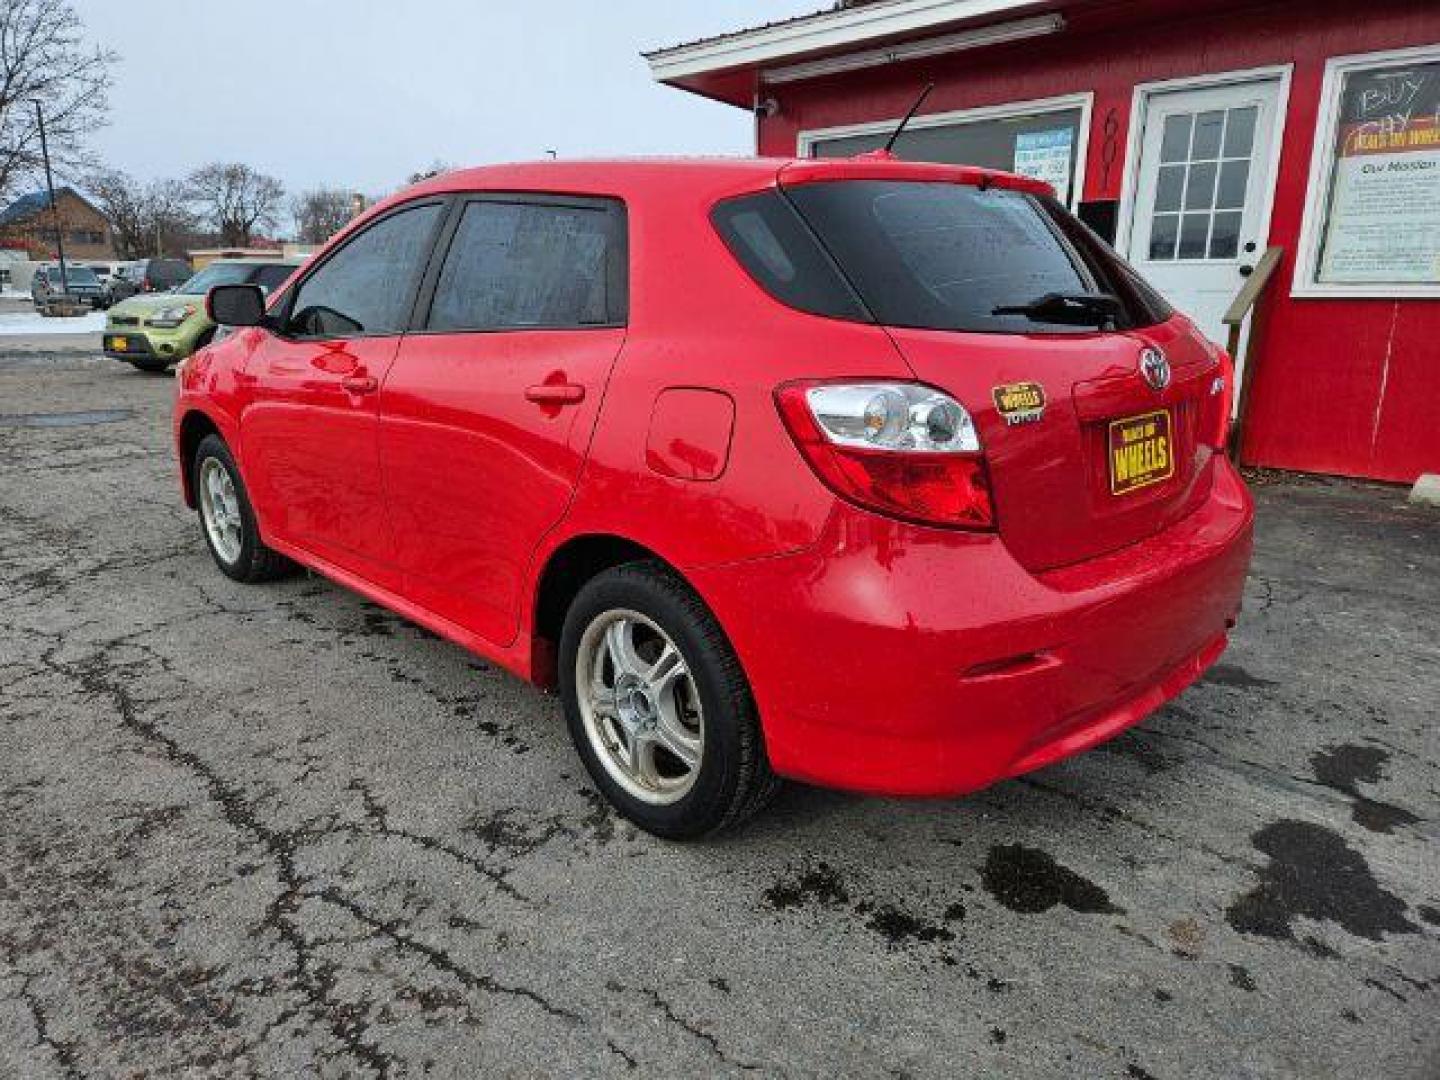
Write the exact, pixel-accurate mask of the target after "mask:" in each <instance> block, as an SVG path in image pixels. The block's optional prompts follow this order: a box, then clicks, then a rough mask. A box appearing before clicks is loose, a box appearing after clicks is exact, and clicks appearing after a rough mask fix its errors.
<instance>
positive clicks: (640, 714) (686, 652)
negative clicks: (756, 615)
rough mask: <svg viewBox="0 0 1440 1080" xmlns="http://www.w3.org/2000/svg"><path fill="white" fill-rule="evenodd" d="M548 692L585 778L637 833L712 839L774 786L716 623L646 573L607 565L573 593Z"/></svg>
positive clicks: (643, 568)
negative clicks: (554, 692) (558, 704)
mask: <svg viewBox="0 0 1440 1080" xmlns="http://www.w3.org/2000/svg"><path fill="white" fill-rule="evenodd" d="M560 692H561V697H562V700H563V703H564V707H565V717H566V721H567V723H568V724H569V727H570V736H571V738H572V739H573V740H574V743H575V748H576V750H577V751H578V752H579V754H580V758H581V760H582V761H584V763H585V768H586V769H587V770H588V771H589V773H590V776H591V778H592V779H593V780H594V782H595V784H596V786H597V787H599V788H600V790H601V792H602V793H603V794H604V795H605V797H606V798H607V799H608V800H609V801H610V803H611V804H612V805H613V806H614V807H615V808H616V809H617V810H619V811H620V813H622V814H624V815H625V817H627V818H629V819H630V820H631V821H633V822H634V823H635V824H636V825H638V826H640V827H641V828H642V829H644V830H646V831H647V832H651V833H654V834H655V835H657V836H662V837H666V838H669V839H684V838H689V837H695V836H701V835H704V834H707V833H714V832H718V831H720V830H723V829H726V828H729V827H730V826H733V825H737V824H739V823H740V822H741V821H743V820H745V819H746V818H748V817H749V816H750V815H751V814H753V813H755V812H756V811H757V810H759V809H760V808H761V807H762V806H764V804H765V803H766V802H767V801H768V800H769V799H770V797H771V796H772V795H773V794H774V793H775V791H776V790H777V789H778V787H779V781H778V780H777V778H776V777H775V774H774V773H773V772H771V770H770V763H769V760H768V759H767V758H766V756H765V744H764V739H763V737H762V735H761V731H760V719H759V715H758V712H757V710H756V708H755V702H754V698H753V697H752V696H751V693H750V686H749V683H747V682H746V680H745V675H744V672H743V671H741V669H740V662H739V660H738V659H737V658H736V656H735V652H734V650H733V649H732V648H731V647H730V643H729V641H728V640H727V639H726V637H725V634H724V632H723V631H722V630H721V628H720V624H719V623H718V622H716V620H715V616H714V615H712V614H711V613H710V610H709V609H708V608H707V607H706V606H705V604H704V603H703V602H702V601H701V600H700V598H699V597H698V596H696V595H695V593H694V592H693V591H692V590H691V589H690V588H689V586H687V585H686V584H685V583H684V582H683V581H681V580H680V579H679V578H678V577H676V576H675V575H674V574H673V573H671V572H669V571H668V570H666V569H665V568H663V567H661V566H660V565H658V564H655V563H648V562H641V563H629V564H626V565H624V566H618V567H615V568H613V569H610V570H606V571H604V572H602V573H600V574H598V575H596V576H595V577H594V578H592V579H591V580H590V581H589V582H587V583H586V584H585V586H584V587H583V588H582V589H581V590H580V592H579V594H578V595H577V596H576V597H575V600H574V602H573V603H572V604H571V605H570V610H569V611H568V612H567V614H566V616H565V627H564V631H563V633H562V635H561V639H560Z"/></svg>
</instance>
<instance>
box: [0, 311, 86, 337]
mask: <svg viewBox="0 0 1440 1080" xmlns="http://www.w3.org/2000/svg"><path fill="white" fill-rule="evenodd" d="M104 329H105V312H103V311H91V312H88V313H87V314H84V315H75V316H71V317H68V318H67V317H65V316H51V317H50V318H46V317H45V316H44V315H41V314H40V313H39V312H38V311H0V335H5V334H27V335H28V334H98V333H99V332H100V331H102V330H104Z"/></svg>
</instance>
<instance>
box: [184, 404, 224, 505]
mask: <svg viewBox="0 0 1440 1080" xmlns="http://www.w3.org/2000/svg"><path fill="white" fill-rule="evenodd" d="M219 434H220V429H219V428H217V427H216V426H215V421H213V420H211V419H210V418H209V417H208V416H206V415H205V414H204V413H203V412H200V411H199V410H192V411H191V412H188V413H186V414H185V419H183V420H181V421H180V479H181V482H182V483H183V484H184V485H185V505H186V506H189V507H194V505H195V492H194V491H193V490H191V487H190V473H191V471H192V470H191V468H190V466H191V464H192V463H193V462H194V461H195V451H196V450H198V449H200V443H201V442H202V441H203V440H204V438H205V436H207V435H217V436H218V435H219Z"/></svg>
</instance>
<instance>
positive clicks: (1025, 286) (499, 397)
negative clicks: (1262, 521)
mask: <svg viewBox="0 0 1440 1080" xmlns="http://www.w3.org/2000/svg"><path fill="white" fill-rule="evenodd" d="M208 303H209V305H210V308H211V312H212V315H213V317H214V318H215V319H216V320H217V321H218V322H220V323H223V324H228V325H230V326H232V327H235V328H236V329H234V330H233V331H232V332H231V333H230V334H229V335H228V336H227V337H225V338H224V340H223V341H221V342H219V343H217V344H215V345H213V346H211V347H210V348H207V349H205V350H203V351H202V352H200V353H198V354H197V355H196V356H195V357H193V358H192V359H190V360H189V361H187V362H186V363H185V364H184V365H183V367H182V369H181V372H180V375H179V397H178V401H177V404H176V410H175V436H176V443H177V447H178V450H179V455H180V464H181V475H182V477H183V482H184V492H185V499H186V501H187V502H188V503H189V504H191V505H192V506H195V507H196V508H198V510H199V515H200V519H201V522H202V525H203V533H204V536H205V539H206V542H207V543H208V545H209V547H210V550H211V552H212V554H213V555H214V558H215V561H216V562H217V563H218V564H219V567H220V569H221V570H222V571H223V572H224V573H226V574H228V575H229V576H230V577H232V578H235V579H236V580H239V581H259V580H262V579H265V578H270V577H274V576H277V575H279V574H282V573H284V572H286V571H288V570H293V569H294V567H295V566H296V564H299V565H302V566H306V567H310V568H312V569H314V570H317V571H319V572H320V573H322V574H325V575H327V576H328V577H331V578H333V579H334V580H336V581H338V582H340V583H342V584H344V585H347V586H349V587H351V588H353V589H355V590H357V591H359V592H360V593H363V594H364V595H365V596H367V597H369V598H371V599H372V600H374V601H376V602H377V603H380V604H383V605H385V606H386V607H389V608H392V609H393V610H395V611H397V612H399V613H400V614H402V615H404V616H406V617H408V618H410V619H413V620H414V621H415V622H417V623H420V624H421V625H423V626H426V627H428V628H430V629H431V630H433V631H435V632H436V633H438V634H441V635H443V636H445V637H447V638H450V639H451V640H453V641H456V642H458V643H460V644H461V645H463V646H465V647H466V648H468V649H471V650H473V651H474V652H476V653H478V654H480V655H481V656H484V657H486V658H488V659H490V660H493V661H494V662H496V663H499V664H502V665H504V666H505V667H507V668H509V669H510V670H512V671H514V672H516V673H517V674H519V675H520V676H522V677H524V678H527V679H530V680H533V681H534V682H536V683H539V684H541V685H542V686H555V687H558V690H559V692H560V694H561V696H562V698H563V701H564V707H565V714H566V717H567V719H568V722H569V726H570V730H571V734H572V735H573V737H574V741H575V745H576V748H577V749H578V750H579V753H580V756H581V757H582V758H583V759H584V761H585V765H586V767H587V768H588V769H589V771H590V774H591V776H592V777H594V780H595V783H596V784H597V785H598V786H599V787H600V789H601V790H602V791H603V792H604V793H605V795H606V796H607V797H608V798H609V799H610V801H611V802H612V803H614V805H615V806H616V807H617V808H618V809H619V810H620V811H621V812H623V813H624V814H625V815H626V816H627V817H629V818H630V819H632V820H633V821H635V822H636V823H637V824H638V825H640V826H641V827H643V828H645V829H648V830H650V831H652V832H655V833H658V834H661V835H664V836H672V837H680V836H691V835H695V834H700V833H706V832H710V831H713V830H715V829H718V828H721V827H724V826H727V825H731V824H733V823H735V822H737V821H740V820H741V819H743V818H744V817H745V816H746V815H748V814H750V813H751V812H752V811H754V810H755V809H756V808H757V807H759V806H761V805H762V804H763V803H764V801H765V800H766V798H767V797H768V796H769V795H770V794H771V793H772V792H773V790H774V789H775V787H776V785H777V783H778V778H780V777H793V778H796V779H799V780H805V781H810V782H813V783H817V784H824V785H830V786H835V787H842V788H850V789H855V790H860V791H868V792H884V793H891V794H903V795H953V794H956V793H959V792H965V791H972V790H974V789H976V788H980V787H984V786H985V785H987V784H991V783H993V782H995V781H997V780H999V779H1001V778H1004V777H1009V776H1015V775H1016V774H1019V773H1023V772H1025V771H1027V770H1030V769H1035V768H1038V767H1040V766H1042V765H1046V764H1048V763H1050V762H1053V761H1056V760H1058V759H1060V758H1063V757H1065V756H1067V755H1070V754H1074V753H1076V752H1078V751H1080V750H1083V749H1085V748H1086V747H1089V746H1091V745H1093V744H1095V743H1097V742H1100V741H1101V740H1104V739H1107V738H1109V737H1111V736H1113V735H1115V734H1116V733H1117V732H1119V731H1121V730H1122V729H1124V728H1125V727H1127V726H1128V725H1130V724H1133V723H1135V722H1136V721H1138V720H1140V719H1141V718H1142V717H1144V716H1145V715H1146V714H1147V713H1149V712H1150V711H1152V710H1153V709H1155V708H1156V707H1157V706H1159V705H1160V704H1161V703H1162V702H1164V701H1165V700H1167V699H1168V698H1170V697H1172V696H1174V695H1175V694H1177V693H1179V692H1180V691H1181V690H1182V689H1183V688H1184V687H1185V686H1187V685H1188V684H1189V683H1190V682H1192V681H1193V680H1194V679H1196V678H1197V677H1198V676H1199V675H1200V674H1201V673H1202V672H1203V671H1204V670H1205V669H1206V668H1207V667H1208V666H1209V665H1210V664H1212V663H1213V662H1214V661H1215V659H1216V657H1218V656H1219V655H1220V653H1221V651H1222V650H1223V649H1224V647H1225V644H1226V633H1227V630H1228V628H1229V627H1231V626H1232V625H1233V624H1234V619H1235V617H1236V614H1237V611H1238V609H1239V606H1240V597H1241V591H1242V587H1243V582H1244V578H1245V572H1246V567H1247V564H1248V561H1249V557H1250V545H1251V517H1252V505H1251V501H1250V498H1249V496H1248V494H1247V492H1246V490H1245V487H1244V485H1243V484H1242V482H1241V480H1240V477H1239V476H1238V475H1237V474H1236V472H1235V470H1234V469H1233V468H1232V467H1231V466H1230V464H1229V462H1228V461H1227V460H1226V458H1225V455H1224V454H1223V453H1222V452H1221V447H1222V446H1223V445H1224V442H1225V437H1226V430H1227V419H1228V415H1229V408H1230V383H1231V368H1230V363H1229V360H1228V358H1227V357H1226V356H1225V355H1224V354H1223V353H1222V352H1221V351H1220V350H1218V349H1216V348H1215V347H1214V346H1212V345H1211V344H1209V343H1208V342H1207V341H1206V340H1205V339H1204V338H1203V337H1202V336H1201V335H1200V334H1199V333H1198V332H1197V331H1196V329H1195V328H1194V327H1193V326H1192V325H1191V323H1190V322H1189V321H1187V320H1186V319H1185V318H1184V317H1183V316H1181V315H1178V314H1176V313H1174V312H1172V311H1171V310H1170V309H1169V308H1168V307H1167V306H1166V305H1165V303H1164V301H1162V300H1161V299H1160V298H1159V297H1158V296H1157V295H1156V294H1155V293H1154V292H1153V291H1152V290H1151V289H1150V288H1149V287H1147V286H1146V285H1145V284H1144V282H1142V281H1141V280H1140V279H1139V278H1138V277H1137V276H1136V275H1135V273H1134V272H1133V271H1132V270H1131V269H1130V268H1129V267H1128V266H1126V265H1125V264H1124V263H1123V262H1122V261H1121V260H1120V259H1118V258H1117V257H1116V255H1115V254H1114V253H1113V252H1112V251H1111V250H1110V249H1109V248H1108V247H1106V246H1105V245H1104V244H1103V243H1101V242H1100V241H1098V240H1097V239H1096V238H1095V236H1094V235H1093V234H1091V233H1090V232H1089V231H1088V230H1087V229H1086V228H1085V227H1084V226H1083V225H1081V224H1080V223H1079V222H1077V221H1076V219H1075V218H1074V217H1072V216H1071V215H1070V214H1069V213H1068V212H1067V211H1066V210H1065V209H1064V208H1063V207H1062V206H1061V205H1060V204H1059V203H1058V202H1057V201H1056V200H1055V198H1054V196H1053V193H1052V192H1051V190H1050V189H1049V188H1048V187H1047V186H1046V185H1044V184H1041V183H1038V182H1035V181H1031V180H1027V179H1024V178H1021V177H1016V176H1011V175H1007V174H1004V173H997V172H991V171H987V170H981V169H972V168H963V167H950V166H939V165H918V164H907V163H903V162H900V161H896V160H894V159H892V158H889V157H888V156H885V155H872V156H870V157H868V158H863V159H855V160H847V161H782V160H754V159H752V160H735V161H703V162H702V161H694V162H678V161H677V162H591V163H543V164H538V165H517V166H506V167H495V168H481V169H472V170H466V171H461V172H455V173H451V174H449V175H446V176H440V177H437V178H435V179H433V180H430V181H427V182H426V183H424V184H421V185H420V186H418V187H414V188H411V189H409V190H407V191H405V192H403V193H402V194H400V195H398V196H396V197H394V198H392V199H390V200H389V201H387V202H385V203H382V204H381V205H379V206H377V207H375V208H374V209H373V210H371V211H370V212H369V213H367V214H365V215H364V216H363V217H362V218H360V219H359V220H357V221H355V222H354V223H353V224H352V225H351V226H350V227H348V228H347V229H346V230H345V231H344V232H343V233H342V234H341V235H339V236H337V237H336V238H335V239H334V240H333V241H332V242H331V243H330V244H329V245H328V246H327V247H326V249H325V250H324V251H323V252H321V253H320V254H319V255H318V256H317V257H316V258H315V259H313V260H312V261H311V262H310V263H309V264H308V265H307V266H306V267H305V268H304V269H303V270H302V271H301V272H300V273H299V274H297V275H296V276H295V278H293V279H292V280H291V281H290V282H289V284H288V285H287V286H286V287H285V288H284V289H283V290H282V291H281V292H279V293H277V294H276V295H275V296H273V297H271V298H270V300H269V302H268V304H267V303H266V301H265V299H264V298H263V297H262V295H261V293H260V291H259V290H258V289H256V288H254V287H252V286H245V285H236V286H222V287H218V288H216V289H215V290H214V291H212V292H211V294H210V296H209V301H208Z"/></svg>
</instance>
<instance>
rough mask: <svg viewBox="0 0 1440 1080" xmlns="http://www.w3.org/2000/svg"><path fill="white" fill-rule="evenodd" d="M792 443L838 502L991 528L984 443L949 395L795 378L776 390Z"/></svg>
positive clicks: (916, 387)
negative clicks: (982, 446)
mask: <svg viewBox="0 0 1440 1080" xmlns="http://www.w3.org/2000/svg"><path fill="white" fill-rule="evenodd" d="M775 400H776V403H777V404H778V405H779V408H780V415H781V417H782V418H783V419H784V421H785V426H786V427H787V428H788V429H789V431H790V435H791V437H792V438H793V439H794V440H795V445H796V446H798V447H799V448H800V452H801V453H802V454H803V455H804V457H805V460H806V461H807V462H808V463H809V464H810V467H811V468H812V469H814V470H815V473H816V475H817V476H819V477H820V479H821V480H822V481H823V482H824V483H825V484H826V486H828V487H829V488H830V489H831V490H832V491H834V492H835V493H836V494H837V495H839V496H840V497H841V498H844V499H847V500H849V501H850V502H853V503H856V504H857V505H860V506H863V507H865V508H867V509H870V510H875V511H878V512H879V513H882V514H886V515H889V516H890V517H898V518H903V519H905V520H906V521H915V522H919V523H921V524H924V525H941V526H946V527H949V528H955V529H992V528H994V527H995V508H994V504H993V502H992V501H991V498H990V487H989V484H988V482H987V480H986V477H985V461H984V458H983V457H982V456H981V453H980V438H979V436H978V435H977V434H976V432H975V424H974V422H973V421H972V420H971V418H970V414H969V413H968V412H966V411H965V407H964V406H963V405H961V404H960V403H959V402H958V401H956V400H955V399H954V398H952V397H950V395H948V394H946V393H944V392H942V391H940V390H936V389H934V388H933V387H929V386H922V385H920V384H919V383H905V382H883V383H881V382H794V383H786V384H785V385H784V386H782V387H780V388H779V389H778V390H777V391H776V392H775Z"/></svg>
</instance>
